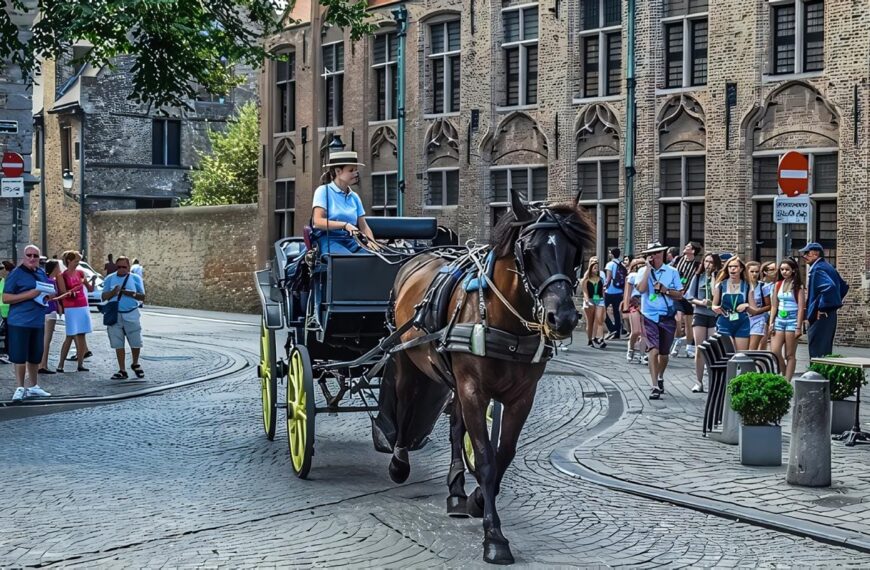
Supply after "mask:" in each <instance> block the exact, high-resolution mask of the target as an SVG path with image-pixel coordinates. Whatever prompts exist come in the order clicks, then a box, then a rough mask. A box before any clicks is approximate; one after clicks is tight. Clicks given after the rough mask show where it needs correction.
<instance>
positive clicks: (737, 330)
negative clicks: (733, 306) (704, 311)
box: [716, 313, 751, 338]
mask: <svg viewBox="0 0 870 570" xmlns="http://www.w3.org/2000/svg"><path fill="white" fill-rule="evenodd" d="M750 328H751V325H750V324H749V315H747V314H746V313H740V318H739V319H737V320H736V321H732V320H731V319H729V318H728V317H724V316H721V315H720V316H719V318H718V319H716V332H718V333H719V334H722V335H725V336H730V337H731V338H749V331H750Z"/></svg>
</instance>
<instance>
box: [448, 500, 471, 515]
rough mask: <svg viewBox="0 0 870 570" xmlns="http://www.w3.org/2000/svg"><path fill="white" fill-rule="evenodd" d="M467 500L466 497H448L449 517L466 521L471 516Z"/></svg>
mask: <svg viewBox="0 0 870 570" xmlns="http://www.w3.org/2000/svg"><path fill="white" fill-rule="evenodd" d="M467 508H468V507H467V499H466V498H465V497H453V496H451V497H447V516H448V517H452V518H455V519H466V518H468V517H469V516H470V515H469V514H468V511H467Z"/></svg>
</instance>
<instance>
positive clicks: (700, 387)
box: [692, 384, 704, 394]
mask: <svg viewBox="0 0 870 570" xmlns="http://www.w3.org/2000/svg"><path fill="white" fill-rule="evenodd" d="M692 392H694V393H696V394H701V393H703V392H704V385H703V384H695V385H694V386H692Z"/></svg>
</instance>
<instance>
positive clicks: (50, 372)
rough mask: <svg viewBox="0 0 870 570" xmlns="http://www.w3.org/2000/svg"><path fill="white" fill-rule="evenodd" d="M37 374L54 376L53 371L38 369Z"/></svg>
mask: <svg viewBox="0 0 870 570" xmlns="http://www.w3.org/2000/svg"><path fill="white" fill-rule="evenodd" d="M37 372H38V373H39V374H55V372H54V371H53V370H49V369H48V368H40V369H39V370H37Z"/></svg>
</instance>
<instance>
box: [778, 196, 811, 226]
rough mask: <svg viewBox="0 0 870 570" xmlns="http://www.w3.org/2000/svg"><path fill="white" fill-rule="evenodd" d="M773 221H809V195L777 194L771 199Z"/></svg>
mask: <svg viewBox="0 0 870 570" xmlns="http://www.w3.org/2000/svg"><path fill="white" fill-rule="evenodd" d="M773 221H774V222H776V223H777V224H808V223H809V222H810V199H809V197H808V196H799V197H797V198H789V197H788V196H777V197H776V198H775V199H774V200H773Z"/></svg>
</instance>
